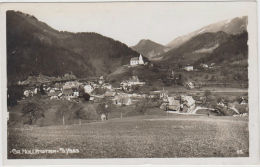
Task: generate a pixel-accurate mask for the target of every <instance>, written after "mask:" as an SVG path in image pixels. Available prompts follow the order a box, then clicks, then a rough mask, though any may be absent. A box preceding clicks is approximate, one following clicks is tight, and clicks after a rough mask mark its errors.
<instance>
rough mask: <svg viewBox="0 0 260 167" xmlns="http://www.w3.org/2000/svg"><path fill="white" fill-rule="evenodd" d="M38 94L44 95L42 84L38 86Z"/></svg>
mask: <svg viewBox="0 0 260 167" xmlns="http://www.w3.org/2000/svg"><path fill="white" fill-rule="evenodd" d="M40 93H41V95H45V94H46V93H45V91H44V89H43V84H41V85H40Z"/></svg>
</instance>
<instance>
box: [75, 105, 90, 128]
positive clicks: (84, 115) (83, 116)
mask: <svg viewBox="0 0 260 167" xmlns="http://www.w3.org/2000/svg"><path fill="white" fill-rule="evenodd" d="M74 117H75V118H77V119H79V124H80V125H81V120H82V119H88V117H89V115H88V113H87V112H86V110H84V109H83V107H82V108H79V109H77V110H76V111H75V112H74Z"/></svg>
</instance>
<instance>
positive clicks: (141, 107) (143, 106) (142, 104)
mask: <svg viewBox="0 0 260 167" xmlns="http://www.w3.org/2000/svg"><path fill="white" fill-rule="evenodd" d="M148 106H149V100H148V98H145V99H143V100H142V101H139V102H138V103H136V105H135V110H136V111H137V112H139V113H141V114H144V113H145V112H146V111H147V108H148Z"/></svg>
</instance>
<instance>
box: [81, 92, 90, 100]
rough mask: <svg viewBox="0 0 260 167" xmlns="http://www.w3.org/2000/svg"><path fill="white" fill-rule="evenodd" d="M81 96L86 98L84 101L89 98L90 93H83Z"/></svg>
mask: <svg viewBox="0 0 260 167" xmlns="http://www.w3.org/2000/svg"><path fill="white" fill-rule="evenodd" d="M83 98H84V99H85V100H86V101H89V99H90V95H89V94H88V93H85V92H84V93H83Z"/></svg>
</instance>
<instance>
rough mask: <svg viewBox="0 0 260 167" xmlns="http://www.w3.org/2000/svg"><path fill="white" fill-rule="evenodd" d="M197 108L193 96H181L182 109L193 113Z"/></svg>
mask: <svg viewBox="0 0 260 167" xmlns="http://www.w3.org/2000/svg"><path fill="white" fill-rule="evenodd" d="M195 108H196V103H195V100H194V99H193V98H192V96H186V95H182V96H181V108H180V110H181V111H182V112H186V113H192V112H193V111H194V110H195Z"/></svg>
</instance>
